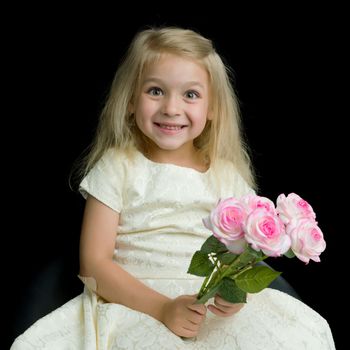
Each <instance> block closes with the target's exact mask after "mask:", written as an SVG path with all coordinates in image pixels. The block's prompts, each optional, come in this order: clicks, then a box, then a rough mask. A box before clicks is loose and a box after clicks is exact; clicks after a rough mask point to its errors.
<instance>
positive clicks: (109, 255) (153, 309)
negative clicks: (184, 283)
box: [80, 196, 206, 337]
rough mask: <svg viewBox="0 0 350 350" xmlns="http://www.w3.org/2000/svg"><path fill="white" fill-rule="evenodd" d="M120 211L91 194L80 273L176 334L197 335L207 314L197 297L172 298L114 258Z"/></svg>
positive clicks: (101, 291) (106, 294)
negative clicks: (130, 271) (119, 263)
mask: <svg viewBox="0 0 350 350" xmlns="http://www.w3.org/2000/svg"><path fill="white" fill-rule="evenodd" d="M118 221H119V214H118V213H117V212H115V211H114V210H112V209H111V208H109V207H107V206H106V205H104V204H103V203H102V202H100V201H98V200H97V199H95V198H94V197H92V196H88V198H87V201H86V206H85V212H84V217H83V224H82V230H81V238H80V275H81V276H86V277H93V278H94V279H95V280H96V281H97V293H98V294H99V295H100V296H101V297H103V298H104V299H106V300H107V301H108V302H112V303H117V304H122V305H125V306H127V307H129V308H131V309H134V310H137V311H140V312H143V313H146V314H148V315H150V316H152V317H154V318H155V319H157V320H159V321H161V322H163V323H164V324H165V325H166V326H167V327H168V328H169V329H170V330H171V331H173V332H174V333H175V334H177V335H180V336H184V337H193V336H195V335H196V334H197V332H198V330H199V326H200V324H201V322H202V321H203V318H204V315H205V311H206V310H205V307H204V306H203V305H194V302H195V300H196V298H195V297H194V296H180V297H178V298H176V299H170V298H168V297H166V296H165V295H163V294H160V293H158V292H156V291H155V290H153V289H151V288H149V287H147V286H146V285H145V284H143V283H142V282H140V281H139V280H138V279H136V278H135V277H133V276H132V275H130V274H129V273H128V272H126V271H125V270H124V269H122V268H121V267H120V266H119V265H118V264H116V263H115V262H114V261H113V253H114V247H115V239H116V232H117V229H118Z"/></svg>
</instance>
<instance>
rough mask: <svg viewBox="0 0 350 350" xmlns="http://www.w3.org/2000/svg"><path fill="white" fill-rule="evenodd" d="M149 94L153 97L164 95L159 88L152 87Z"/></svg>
mask: <svg viewBox="0 0 350 350" xmlns="http://www.w3.org/2000/svg"><path fill="white" fill-rule="evenodd" d="M147 93H148V94H150V95H152V96H162V95H163V91H162V89H160V88H159V87H151V88H150V89H148V91H147Z"/></svg>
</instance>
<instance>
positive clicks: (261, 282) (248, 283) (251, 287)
mask: <svg viewBox="0 0 350 350" xmlns="http://www.w3.org/2000/svg"><path fill="white" fill-rule="evenodd" d="M280 274H281V272H278V271H274V270H272V269H270V268H269V267H267V266H256V267H253V268H252V269H250V270H247V271H245V272H243V273H241V274H240V275H238V276H237V277H236V278H235V281H236V284H237V286H238V287H239V288H240V289H242V290H244V291H246V292H248V293H257V292H260V291H261V290H263V289H264V288H266V287H268V286H269V285H270V283H271V282H272V281H273V280H274V279H275V278H277V277H278V276H279V275H280Z"/></svg>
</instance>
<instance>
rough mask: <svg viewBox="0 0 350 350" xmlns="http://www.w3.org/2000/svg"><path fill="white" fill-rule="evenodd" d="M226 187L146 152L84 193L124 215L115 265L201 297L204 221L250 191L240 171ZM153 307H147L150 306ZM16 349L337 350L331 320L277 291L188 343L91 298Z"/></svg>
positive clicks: (97, 173)
mask: <svg viewBox="0 0 350 350" xmlns="http://www.w3.org/2000/svg"><path fill="white" fill-rule="evenodd" d="M220 176H221V182H220V183H218V182H215V181H213V170H212V169H209V170H208V171H207V172H205V173H201V172H198V171H196V170H193V169H190V168H184V167H180V166H175V165H171V164H159V163H154V162H152V161H150V160H148V159H147V158H145V157H144V156H143V155H142V154H141V153H138V152H137V153H136V154H135V156H134V159H132V160H129V159H128V158H127V157H126V155H124V154H122V153H116V152H113V151H110V152H108V153H107V154H106V155H105V156H104V157H103V158H102V159H101V160H100V161H99V162H98V164H97V165H96V166H95V167H94V168H93V169H92V171H91V172H90V173H89V174H88V176H87V177H86V178H85V179H84V180H83V181H82V183H81V192H82V194H83V195H84V196H86V195H87V193H89V194H91V195H92V196H94V197H95V198H97V199H99V200H100V201H102V202H103V203H105V204H106V205H108V206H109V207H111V208H112V209H114V210H116V211H117V212H119V213H120V227H119V230H118V236H117V242H116V249H115V256H114V258H115V260H116V262H117V263H118V264H120V265H121V266H122V267H123V268H124V269H126V270H127V271H129V272H130V273H132V274H133V275H134V276H136V277H137V278H139V279H141V280H142V281H143V282H144V283H145V284H147V285H149V286H151V287H152V288H154V289H156V290H158V291H160V292H161V293H164V294H166V295H168V296H170V297H176V296H178V295H181V294H194V293H197V292H198V290H199V287H200V285H201V282H202V281H203V279H202V278H198V277H196V276H193V275H189V274H187V273H186V272H187V268H188V266H189V263H190V260H191V257H192V255H193V253H194V251H195V250H197V249H199V248H200V246H201V245H202V243H203V242H204V240H205V239H206V238H207V237H208V236H209V235H210V232H209V231H208V230H207V229H206V228H205V227H204V226H203V224H202V218H203V217H205V216H207V215H208V213H209V211H210V210H211V209H212V208H213V206H214V205H215V204H216V203H217V200H218V199H219V198H220V197H221V198H225V197H228V196H241V195H243V194H245V193H247V192H249V191H251V190H250V189H249V187H248V186H247V185H246V183H245V182H244V181H243V179H242V178H241V177H240V176H239V175H238V174H237V173H236V172H235V171H234V169H233V167H232V166H229V165H228V164H225V171H222V173H220ZM145 302H147V300H145ZM18 349H35V350H38V349H50V350H55V349H59V350H65V349H86V350H90V349H91V350H92V349H99V350H105V349H169V350H175V349H201V350H205V349H222V350H224V349H230V350H232V349H242V350H249V349H254V350H258V349H263V350H266V349H269V350H273V349H285V350H287V349H291V350H292V349H293V350H296V349H298V350H301V349H308V350H312V349H315V350H323V349H335V346H334V342H333V338H332V334H331V330H330V328H329V325H328V323H327V321H326V320H325V319H324V318H322V317H321V316H320V315H319V314H318V313H317V312H315V311H314V310H312V309H311V308H310V307H308V306H307V305H305V304H303V303H302V302H301V301H299V300H297V299H295V298H293V297H291V296H289V295H287V294H285V293H282V292H280V291H276V290H273V289H269V288H267V289H265V290H263V291H262V292H260V293H257V294H252V295H250V296H249V298H248V302H247V304H246V305H245V306H244V308H243V309H241V311H240V312H239V313H237V314H236V315H234V316H232V317H229V318H221V317H218V316H215V315H214V314H211V313H210V312H208V313H207V317H206V320H205V323H204V325H203V326H202V328H201V331H200V333H199V335H198V336H197V337H196V339H191V340H183V339H181V338H180V337H178V336H176V335H175V334H173V333H172V332H171V331H169V329H168V328H167V327H165V326H164V325H163V324H162V323H161V322H159V321H157V320H155V319H153V318H152V317H150V316H148V315H146V314H143V313H140V312H137V311H134V310H131V309H129V308H127V307H125V306H122V305H118V304H112V303H106V302H104V301H103V300H102V299H100V298H98V296H97V295H96V294H94V293H92V292H90V291H89V290H88V289H87V288H86V287H85V289H84V291H83V293H82V294H81V295H79V296H77V297H76V298H74V299H72V300H70V301H69V302H67V303H66V304H65V305H63V306H61V307H60V308H58V309H56V310H55V311H53V312H52V313H50V314H48V315H47V316H45V317H43V318H41V319H40V320H38V321H37V322H35V323H34V325H32V326H31V327H30V328H29V329H28V330H27V331H26V332H24V333H23V334H22V335H20V336H19V337H18V338H17V339H16V340H15V342H14V343H13V345H12V347H11V350H18Z"/></svg>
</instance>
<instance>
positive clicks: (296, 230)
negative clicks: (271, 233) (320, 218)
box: [286, 218, 326, 264]
mask: <svg viewBox="0 0 350 350" xmlns="http://www.w3.org/2000/svg"><path fill="white" fill-rule="evenodd" d="M286 229H287V234H288V235H289V236H290V238H291V241H292V246H291V248H292V250H293V252H294V254H295V255H296V256H297V257H298V258H299V259H300V260H302V261H304V262H305V263H306V264H308V263H309V261H310V259H311V260H313V261H316V262H319V261H320V258H319V255H320V254H321V253H322V252H323V251H324V250H325V249H326V242H325V240H324V238H323V233H322V231H321V229H320V228H319V227H318V225H317V222H316V221H315V220H313V219H312V218H311V219H310V218H301V219H297V218H295V219H293V220H292V221H291V222H290V223H289V225H288V226H287V228H286Z"/></svg>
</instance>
